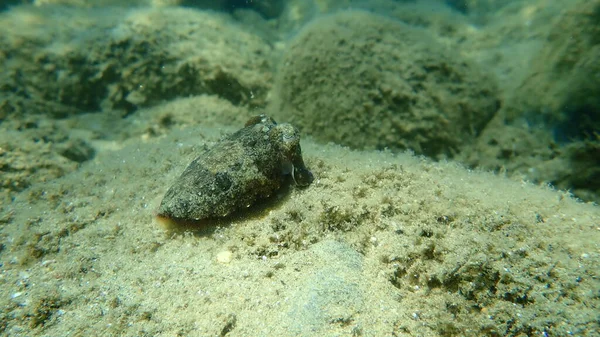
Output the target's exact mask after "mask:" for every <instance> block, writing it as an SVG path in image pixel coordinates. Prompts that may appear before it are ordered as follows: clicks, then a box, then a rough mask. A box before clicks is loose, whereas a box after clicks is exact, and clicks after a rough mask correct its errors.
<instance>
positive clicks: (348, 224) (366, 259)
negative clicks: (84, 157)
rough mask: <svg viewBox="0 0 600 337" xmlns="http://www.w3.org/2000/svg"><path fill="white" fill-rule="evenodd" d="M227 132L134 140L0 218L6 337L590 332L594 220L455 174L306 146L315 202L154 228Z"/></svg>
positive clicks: (570, 202)
mask: <svg viewBox="0 0 600 337" xmlns="http://www.w3.org/2000/svg"><path fill="white" fill-rule="evenodd" d="M231 131H234V130H233V129H231V128H230V127H221V128H200V127H189V128H184V129H183V130H176V131H173V132H171V133H169V135H167V136H164V137H159V138H153V139H150V140H147V141H140V140H136V141H133V140H131V141H129V142H128V144H127V145H125V146H124V147H122V148H119V149H112V150H105V151H102V152H100V153H99V155H98V156H97V157H96V158H95V159H94V160H93V161H91V162H89V163H86V164H84V165H83V166H82V167H81V168H80V169H79V170H77V171H74V172H73V173H71V174H68V175H66V176H65V177H62V178H60V179H58V180H53V181H50V182H48V183H44V184H39V185H36V186H35V187H33V188H30V189H29V190H28V191H26V192H24V193H22V194H21V195H19V196H18V198H17V199H16V200H15V201H14V202H13V205H12V207H11V208H10V210H9V211H8V212H5V213H4V214H3V218H2V241H3V245H2V255H1V257H2V274H1V278H0V282H1V283H2V287H1V293H0V295H1V296H0V300H1V303H2V308H3V311H2V314H1V315H2V316H0V318H1V320H0V323H1V324H2V325H1V327H2V328H3V329H4V331H5V333H6V334H8V335H11V336H19V335H20V336H31V335H39V336H68V335H75V336H76V335H90V334H93V335H98V336H101V335H102V336H110V335H115V336H116V335H121V336H143V335H147V336H150V335H152V336H174V335H181V336H184V335H197V336H225V335H227V336H334V335H354V336H392V335H396V336H403V335H406V336H411V335H414V336H417V335H418V336H450V335H464V336H482V335H489V336H496V335H515V336H516V335H519V334H523V335H539V334H542V333H544V331H545V332H547V333H549V334H552V335H556V336H559V335H568V334H573V335H579V336H583V335H588V336H591V335H593V334H594V333H595V332H594V331H596V332H597V331H598V320H597V317H598V305H599V300H598V287H599V286H600V281H599V279H598V271H599V270H600V266H599V261H600V254H599V252H598V242H600V229H599V224H600V210H599V208H598V207H597V206H594V205H592V204H583V203H579V202H577V201H576V200H574V199H572V198H571V197H570V196H569V195H568V194H567V193H565V192H559V191H553V190H551V189H549V188H546V187H540V186H533V185H531V184H528V183H526V182H521V181H515V180H510V179H507V178H503V177H498V176H494V175H492V174H489V173H485V172H473V171H469V170H466V169H464V168H462V167H461V166H459V165H457V164H454V163H433V162H430V161H428V160H426V159H423V158H418V157H415V156H413V155H411V154H398V155H394V154H391V153H385V152H383V153H382V152H358V151H350V150H348V149H345V148H342V147H339V146H334V145H327V146H324V145H317V144H315V143H313V142H312V141H311V140H310V139H307V140H305V141H303V151H304V156H305V160H306V162H307V165H308V166H309V167H310V168H311V169H312V171H313V173H314V174H315V177H316V179H315V181H314V183H313V184H312V185H311V186H310V187H309V188H307V189H302V190H301V189H296V188H294V187H293V186H290V187H289V188H288V189H287V192H285V193H284V192H282V194H281V195H280V196H277V197H276V200H271V201H270V202H269V203H268V204H264V205H258V206H257V207H254V208H252V209H253V210H252V211H251V212H249V213H247V214H238V215H237V216H236V217H233V218H231V219H228V220H226V221H222V222H220V223H213V224H208V225H206V226H203V227H202V228H196V229H193V230H185V229H182V228H170V229H168V228H164V227H163V226H161V225H160V224H159V223H158V222H157V221H156V219H155V216H154V214H155V211H156V209H157V207H158V204H159V202H160V200H161V198H162V196H163V194H164V192H165V191H166V189H167V188H168V187H169V185H170V183H171V182H172V181H173V180H174V179H175V178H176V177H177V176H178V175H179V174H180V173H181V171H182V170H183V168H185V166H186V165H187V163H188V162H189V161H191V160H192V159H193V158H194V156H195V155H194V153H195V152H197V151H198V149H199V147H201V146H203V145H209V146H210V145H212V144H214V142H215V141H217V140H218V139H219V137H220V136H222V135H223V134H226V133H228V132H231ZM106 148H110V146H108V145H107V146H106Z"/></svg>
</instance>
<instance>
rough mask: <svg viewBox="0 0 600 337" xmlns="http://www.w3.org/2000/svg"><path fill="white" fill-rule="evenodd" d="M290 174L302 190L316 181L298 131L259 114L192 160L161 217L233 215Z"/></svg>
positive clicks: (169, 193)
mask: <svg viewBox="0 0 600 337" xmlns="http://www.w3.org/2000/svg"><path fill="white" fill-rule="evenodd" d="M286 174H291V175H292V177H293V178H294V181H295V182H296V184H297V185H299V186H308V185H310V183H311V182H312V181H313V175H312V173H311V172H310V171H309V170H308V169H307V168H306V167H305V165H304V161H303V160H302V151H301V149H300V134H299V132H298V129H296V128H295V127H293V126H292V125H290V124H287V123H284V124H277V123H276V122H275V121H274V120H273V119H272V118H270V117H267V116H265V115H260V116H256V117H253V118H251V119H250V120H249V121H248V122H247V123H246V126H245V127H244V128H243V129H241V130H239V131H237V132H236V133H234V134H232V135H230V136H228V137H227V138H225V139H223V140H222V141H220V142H219V143H217V144H216V145H215V146H214V147H212V148H211V149H209V150H207V151H205V152H204V153H202V154H201V155H199V156H198V157H197V158H196V159H194V161H192V163H191V164H190V165H189V166H188V167H187V168H186V169H185V171H184V172H183V173H182V174H181V176H180V177H179V178H178V179H177V180H176V181H175V183H174V184H173V186H171V188H169V190H168V191H167V193H166V194H165V197H164V198H163V200H162V202H161V204H160V208H159V211H158V215H159V216H162V217H166V218H170V219H174V220H184V221H197V220H203V219H210V218H219V217H224V216H228V215H230V214H231V213H233V212H235V211H238V210H240V209H243V208H246V207H248V206H250V205H252V204H254V203H255V202H256V201H257V200H260V199H263V198H267V197H269V196H271V195H272V194H273V193H274V192H275V191H277V190H278V189H279V188H280V187H281V184H282V183H283V181H284V179H285V175H286Z"/></svg>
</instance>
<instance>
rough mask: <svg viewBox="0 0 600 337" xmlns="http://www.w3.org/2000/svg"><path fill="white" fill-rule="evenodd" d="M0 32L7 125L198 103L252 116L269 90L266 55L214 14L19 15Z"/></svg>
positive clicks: (40, 11)
mask: <svg viewBox="0 0 600 337" xmlns="http://www.w3.org/2000/svg"><path fill="white" fill-rule="evenodd" d="M0 29H2V31H3V32H6V33H3V34H2V36H0V49H1V50H2V52H1V53H0V60H1V59H2V58H3V57H4V56H10V58H9V60H8V61H7V62H5V68H4V71H5V76H3V78H2V79H0V87H1V88H2V89H3V92H4V93H3V94H2V96H3V97H2V98H4V99H5V102H6V103H3V104H2V105H1V106H0V113H2V114H4V115H9V114H11V113H18V112H20V111H23V110H27V112H30V113H31V112H38V113H52V114H53V115H54V116H58V117H64V116H68V115H72V114H74V113H78V112H90V111H98V110H120V111H123V113H124V114H128V113H131V112H133V111H135V110H137V109H138V108H139V107H144V106H151V105H154V104H157V103H159V102H163V101H165V100H168V99H173V98H176V97H188V96H191V95H199V94H213V95H218V96H220V97H222V98H225V99H226V100H228V101H230V102H232V103H233V104H235V105H251V106H256V105H262V104H263V100H264V98H265V96H266V92H267V90H268V89H269V88H270V84H269V79H270V77H271V72H270V71H271V69H270V62H269V58H268V57H267V55H268V53H269V52H270V47H269V46H268V45H267V43H266V42H265V41H263V40H262V39H260V38H259V37H257V36H255V35H253V34H252V33H249V32H247V31H244V30H243V29H242V28H241V27H238V26H236V25H235V24H233V23H232V22H231V20H230V19H229V18H228V17H227V16H225V15H224V14H218V13H216V12H205V11H199V10H195V9H190V8H174V7H167V8H159V9H157V8H146V9H140V8H134V9H123V8H95V9H91V10H87V9H80V8H64V7H40V8H29V7H24V8H15V9H14V10H11V11H9V12H5V13H4V14H2V16H1V17H0ZM24 101H25V102H24ZM31 101H34V102H35V101H38V102H42V103H45V104H42V105H37V104H27V103H28V102H31ZM46 102H48V103H46ZM23 105H26V106H25V107H24V106H23ZM44 105H46V106H49V107H51V108H50V109H48V108H37V106H42V107H43V106H44Z"/></svg>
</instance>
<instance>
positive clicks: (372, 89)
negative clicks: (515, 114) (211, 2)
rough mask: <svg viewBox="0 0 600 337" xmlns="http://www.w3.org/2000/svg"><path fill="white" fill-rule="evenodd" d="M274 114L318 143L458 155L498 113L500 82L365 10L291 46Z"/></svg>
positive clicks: (317, 26)
mask: <svg viewBox="0 0 600 337" xmlns="http://www.w3.org/2000/svg"><path fill="white" fill-rule="evenodd" d="M276 88H277V93H276V95H275V99H274V104H273V105H272V106H271V108H272V112H271V113H272V114H273V115H276V116H277V117H278V119H280V120H285V121H289V122H292V123H295V124H296V125H298V126H299V127H300V128H302V129H303V132H305V133H308V134H311V135H313V136H314V137H315V138H316V139H319V140H321V141H325V142H327V141H332V142H335V143H339V144H343V145H347V146H350V147H352V148H367V149H369V148H371V149H372V148H376V149H384V148H389V149H393V150H402V149H412V150H414V151H416V152H417V153H421V154H425V155H428V156H432V157H443V156H452V155H453V154H454V153H456V152H457V151H459V149H460V148H461V146H462V145H463V144H465V143H468V142H471V141H472V140H473V139H474V138H475V137H476V136H477V134H478V133H479V131H480V130H481V129H482V128H483V127H484V126H485V125H486V123H487V122H488V121H489V120H490V118H491V117H492V116H493V115H494V113H495V112H496V111H497V109H498V107H499V99H498V97H497V94H496V85H495V82H494V81H493V80H492V79H491V78H490V77H489V76H488V75H486V74H485V73H484V72H482V71H481V70H480V69H479V67H478V66H477V65H476V64H474V63H472V62H470V61H469V60H468V59H466V58H464V57H462V56H461V55H460V53H458V52H457V51H454V50H452V49H451V48H448V47H446V46H445V45H443V44H441V43H440V42H438V41H437V40H436V39H435V38H434V37H433V36H432V35H430V34H429V33H428V32H427V31H424V30H422V29H419V28H414V27H411V26H408V25H406V24H403V23H402V22H399V21H396V20H393V19H390V18H386V17H383V16H379V15H375V14H371V13H368V12H363V11H346V12H341V13H339V14H335V15H332V16H326V17H323V18H320V19H317V20H315V21H313V22H312V23H310V24H309V25H307V27H306V28H305V29H303V30H302V31H301V32H300V33H299V34H298V35H297V36H296V37H295V38H294V39H293V41H292V42H291V43H290V45H289V47H288V49H287V51H286V53H285V56H284V58H283V62H282V64H281V66H280V69H279V77H278V80H277V85H276Z"/></svg>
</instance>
